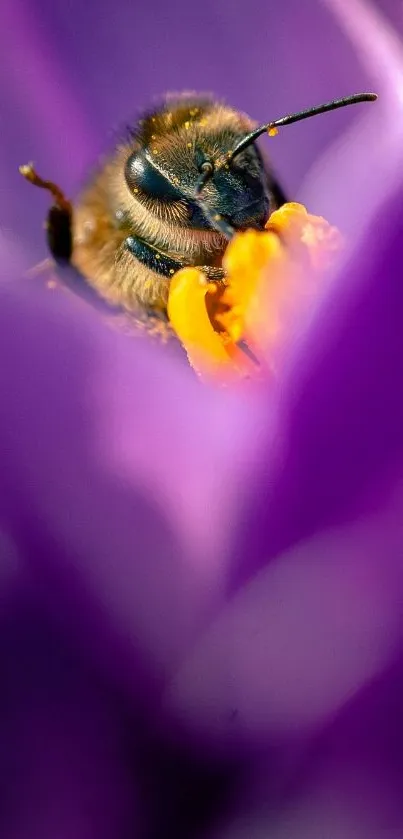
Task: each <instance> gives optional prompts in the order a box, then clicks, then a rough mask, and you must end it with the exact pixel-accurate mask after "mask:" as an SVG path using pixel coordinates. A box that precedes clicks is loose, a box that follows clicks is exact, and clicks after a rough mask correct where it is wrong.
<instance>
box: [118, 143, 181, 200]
mask: <svg viewBox="0 0 403 839" xmlns="http://www.w3.org/2000/svg"><path fill="white" fill-rule="evenodd" d="M125 178H126V183H127V185H128V187H129V189H130V190H131V191H132V192H134V191H135V190H136V189H138V190H141V192H142V193H144V195H147V196H149V197H150V198H158V199H159V200H160V201H167V202H169V201H180V199H181V198H183V195H182V193H181V192H180V191H179V190H178V189H176V188H175V187H174V186H173V184H172V183H171V182H170V180H169V178H168V177H165V175H164V174H163V173H162V172H160V170H159V169H157V167H156V166H155V165H154V163H153V161H152V160H150V159H149V158H148V157H147V153H146V151H145V150H144V149H141V150H140V151H136V152H133V154H131V155H130V157H129V158H128V160H127V162H126V166H125Z"/></svg>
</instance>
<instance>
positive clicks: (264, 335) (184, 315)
mask: <svg viewBox="0 0 403 839" xmlns="http://www.w3.org/2000/svg"><path fill="white" fill-rule="evenodd" d="M340 243H341V237H340V234H339V233H338V231H337V230H336V228H334V227H331V226H330V225H329V224H328V223H327V222H326V221H325V219H323V218H320V217H318V216H313V215H310V214H309V213H308V212H307V210H306V209H305V207H303V205H302V204H296V203H288V204H284V206H283V207H281V208H280V209H279V210H276V211H275V212H274V213H273V214H272V215H271V216H270V218H269V221H268V222H267V224H266V229H265V230H264V231H262V232H259V231H256V230H247V231H245V232H243V233H238V234H237V235H236V236H235V237H234V239H233V240H232V241H231V242H230V244H229V245H228V248H227V250H226V253H225V255H224V259H223V268H224V270H225V272H226V279H225V281H223V282H219V283H212V282H210V281H209V280H208V279H207V278H206V276H205V274H204V273H203V272H202V271H201V270H199V269H198V268H184V269H182V270H181V271H178V272H177V274H175V276H174V277H173V278H172V281H171V287H170V294H169V301H168V316H169V319H170V322H171V324H172V327H173V329H174V330H175V332H176V334H177V335H178V338H179V339H180V341H181V342H182V344H183V346H184V347H185V349H186V352H187V354H188V358H189V361H190V363H191V365H192V366H193V367H194V369H195V370H196V371H197V372H198V373H200V374H201V375H205V376H208V377H218V379H219V380H220V381H228V380H231V379H234V378H239V377H240V376H242V377H245V376H254V375H256V374H258V373H259V371H260V370H262V369H263V368H264V366H265V364H267V363H270V349H271V347H273V344H274V342H275V341H278V340H279V339H280V338H281V336H282V335H283V333H284V330H285V329H286V327H287V319H288V318H287V314H288V311H289V309H290V308H295V305H298V304H299V303H300V302H301V301H302V302H303V304H304V305H306V304H307V303H308V304H309V301H310V299H312V295H313V294H314V293H315V290H316V289H317V282H318V278H319V277H320V274H321V272H322V271H323V270H324V269H325V268H327V267H328V265H329V264H331V262H332V259H334V255H335V253H336V252H337V251H338V250H339V249H340Z"/></svg>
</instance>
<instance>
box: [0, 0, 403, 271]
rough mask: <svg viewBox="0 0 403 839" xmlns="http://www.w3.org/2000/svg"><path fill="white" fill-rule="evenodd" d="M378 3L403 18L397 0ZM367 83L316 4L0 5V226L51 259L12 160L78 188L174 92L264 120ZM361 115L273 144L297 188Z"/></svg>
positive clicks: (42, 204)
mask: <svg viewBox="0 0 403 839" xmlns="http://www.w3.org/2000/svg"><path fill="white" fill-rule="evenodd" d="M379 5H380V6H381V7H382V8H383V9H384V10H386V12H387V14H388V15H389V16H390V19H394V20H395V22H399V23H400V25H402V26H403V21H402V20H401V18H402V11H401V4H400V3H399V2H398V0H380V3H379ZM399 18H400V21H399ZM368 86H369V87H371V84H370V83H369V80H368V78H366V75H365V72H364V70H363V69H362V67H361V66H360V64H359V62H358V60H357V58H356V56H355V54H354V49H353V47H352V46H351V44H349V43H348V42H347V40H346V39H345V38H344V36H343V34H342V33H341V31H340V29H339V28H338V27H337V26H336V25H335V23H334V20H333V18H332V16H331V14H330V13H329V11H328V10H327V9H326V8H325V7H324V6H323V5H322V4H321V3H320V2H316V0H307V2H306V3H301V2H300V0H283V1H282V2H274V0H272V2H264V0H248V2H244V3H241V2H240V0H235V2H234V0H204V2H203V3H190V2H188V1H187V0H180V2H175V3H169V2H161V0H155V2H154V3H144V2H136V0H134V2H129V0H119V2H112V0H111V1H110V2H93V0H90V2H88V3H82V2H81V0H65V2H54V0H37V2H33V0H31V2H30V0H3V2H2V8H1V35H0V101H1V109H0V120H1V122H0V144H1V145H0V148H1V165H0V178H1V181H0V188H1V196H2V200H1V207H0V225H1V227H2V229H3V230H4V229H5V230H6V231H7V230H8V231H12V232H13V233H15V232H16V233H18V235H19V236H21V237H24V239H25V241H26V243H27V244H28V245H29V247H30V249H31V250H32V252H33V254H34V256H35V258H39V257H40V256H41V255H43V253H44V245H43V241H42V232H41V222H42V219H43V216H44V212H45V208H46V206H47V204H46V198H45V197H44V195H43V194H40V193H39V192H36V191H35V190H30V189H29V187H28V186H27V184H25V183H23V182H22V179H21V177H20V176H19V174H18V172H17V167H18V166H19V165H20V164H21V163H25V162H28V161H29V160H33V161H34V162H35V163H36V165H37V166H38V168H39V169H40V171H41V172H43V173H44V174H45V176H48V177H51V178H53V179H55V180H56V181H58V182H59V183H60V184H61V186H62V187H63V188H65V189H66V190H67V192H68V193H70V194H74V193H75V192H76V191H77V188H78V187H79V184H80V182H81V180H82V178H83V176H84V175H85V174H86V171H87V169H88V167H89V166H90V165H91V164H92V163H93V162H94V160H95V159H96V156H97V154H98V153H99V152H100V151H101V150H104V149H105V148H106V147H107V146H108V144H109V143H110V141H111V136H112V132H113V131H114V130H115V129H116V128H119V126H121V125H122V124H123V125H124V124H125V123H126V122H127V121H129V120H130V119H131V117H132V115H133V114H136V113H137V112H138V111H139V109H141V108H143V107H144V106H145V105H146V106H147V104H148V103H149V101H150V99H152V98H153V97H155V96H158V95H160V94H161V93H164V92H165V91H167V90H183V89H196V90H208V91H212V92H214V93H216V94H217V95H218V96H221V97H224V98H225V99H226V100H227V101H228V102H229V103H231V104H233V105H234V106H236V107H238V108H240V109H242V110H244V111H246V112H248V113H249V114H250V115H251V116H253V117H255V118H256V119H258V120H261V121H267V120H268V119H270V118H275V117H278V116H281V115H283V114H284V113H287V112H290V111H292V110H296V109H299V108H303V107H307V106H310V105H312V104H315V103H319V102H321V101H326V100H328V99H331V98H334V97H338V96H342V95H346V94H348V93H352V92H355V91H357V90H359V89H361V88H364V89H365V88H366V87H368ZM355 118H356V114H355V115H354V114H353V113H352V112H351V111H349V112H344V113H341V112H338V113H337V114H332V115H330V116H327V117H324V118H320V119H318V120H313V121H312V122H308V123H305V124H304V125H295V126H290V127H289V128H288V129H287V130H285V131H284V132H282V133H281V136H280V137H279V138H277V139H276V142H272V144H271V150H272V157H273V160H274V162H275V165H276V167H277V170H278V172H279V174H280V176H281V179H282V181H283V183H284V184H285V186H286V188H287V189H288V190H289V192H290V194H291V196H295V193H296V192H297V190H298V187H299V185H300V183H301V181H302V179H303V177H304V176H305V174H306V173H307V171H308V169H309V167H310V166H311V164H312V163H313V162H314V161H315V159H316V158H317V156H318V153H319V152H321V151H322V150H323V148H325V147H326V146H327V145H328V144H329V142H331V141H332V140H333V139H334V138H335V137H336V136H338V135H339V134H340V132H342V130H343V129H344V128H345V127H346V125H348V124H349V123H350V122H351V121H352V120H354V119H355ZM266 144H267V145H268V143H267V141H266ZM340 177H341V178H342V177H343V174H342V173H341V174H340ZM312 210H314V208H312Z"/></svg>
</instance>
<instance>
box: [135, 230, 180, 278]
mask: <svg viewBox="0 0 403 839" xmlns="http://www.w3.org/2000/svg"><path fill="white" fill-rule="evenodd" d="M125 247H126V249H127V250H128V251H129V252H130V253H131V254H133V256H134V257H136V259H138V260H139V262H142V263H143V265H146V267H147V268H150V270H151V271H155V273H156V274H162V276H163V277H172V276H173V274H175V273H176V271H179V270H180V268H183V267H184V264H183V262H181V261H180V260H179V259H173V258H172V257H170V256H167V255H166V254H164V253H162V251H159V250H158V249H157V248H155V247H154V246H153V245H149V244H148V242H144V241H143V239H138V238H137V236H128V237H127V239H126V240H125Z"/></svg>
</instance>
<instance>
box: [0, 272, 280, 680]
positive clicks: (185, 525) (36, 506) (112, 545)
mask: <svg viewBox="0 0 403 839" xmlns="http://www.w3.org/2000/svg"><path fill="white" fill-rule="evenodd" d="M0 324H1V325H0V344H1V357H2V358H3V359H5V358H7V364H6V365H4V364H3V365H2V366H1V368H0V379H1V385H0V388H1V392H2V394H3V400H2V407H1V425H0V431H1V447H2V457H3V463H4V468H3V472H2V482H3V490H2V494H3V505H4V514H5V516H6V521H8V522H9V527H10V532H11V534H12V535H13V537H14V539H15V540H16V542H17V544H18V548H19V550H20V552H21V554H22V556H23V557H24V561H25V562H28V563H29V565H30V566H31V565H32V570H33V571H34V572H35V574H36V573H37V574H39V575H40V577H41V578H43V580H44V586H45V590H44V594H45V596H46V597H47V601H48V605H49V603H50V604H52V603H54V604H55V611H56V612H57V613H60V614H64V615H65V618H66V620H67V623H68V625H69V627H70V629H71V628H72V625H73V627H74V629H75V632H76V633H82V635H83V637H84V638H85V637H87V638H88V637H91V643H92V642H94V641H95V643H98V647H99V644H101V646H102V645H103V644H105V643H106V644H108V643H109V647H110V649H109V650H107V649H105V650H103V653H102V655H103V658H104V659H105V664H106V666H107V667H109V666H112V667H113V666H114V663H115V658H116V656H115V652H113V651H112V648H113V649H115V646H116V640H117V641H118V646H119V644H120V645H121V646H123V648H124V649H125V650H126V652H128V654H129V656H130V655H131V654H132V653H131V652H130V649H131V647H133V650H134V651H136V650H137V651H138V652H139V654H141V656H144V657H145V659H146V660H147V667H148V669H149V671H150V672H151V671H152V672H155V673H156V674H160V675H161V674H162V673H163V672H164V671H165V670H166V668H169V667H171V666H172V663H173V662H174V661H175V660H176V659H177V657H178V655H182V653H183V650H185V649H187V648H188V645H189V644H190V643H191V641H192V638H193V637H194V634H195V632H197V631H198V629H199V628H200V626H201V625H203V624H204V622H205V621H206V619H207V618H208V616H209V615H210V614H211V612H212V610H214V609H215V608H217V606H218V604H219V603H220V599H221V596H222V592H223V588H224V587H225V585H226V578H227V575H228V573H229V569H228V558H229V557H228V551H229V547H230V542H231V523H232V522H233V521H236V520H238V519H239V520H240V519H241V518H242V515H243V510H244V504H245V499H246V498H247V497H248V496H249V494H250V480H251V476H252V475H253V471H254V464H255V463H256V459H257V457H258V453H259V450H260V448H261V444H260V438H261V435H262V434H265V432H266V429H265V428H264V426H261V421H262V418H261V414H260V410H259V407H258V405H257V406H256V407H254V404H253V402H252V403H250V404H247V403H246V402H245V400H244V398H243V396H242V394H236V393H234V394H230V393H228V394H227V395H223V394H222V393H220V392H218V391H217V392H215V391H210V390H209V389H208V388H203V387H202V386H201V385H200V384H199V382H198V381H197V380H196V379H195V378H194V376H193V374H192V372H191V371H190V370H188V368H187V367H186V366H184V367H183V368H182V367H181V366H180V365H178V363H177V360H176V359H172V358H170V356H169V354H168V352H167V351H165V350H160V348H154V347H153V346H148V343H143V342H142V341H141V340H140V339H137V340H134V339H128V338H125V337H124V336H122V335H118V334H115V333H113V332H112V331H110V330H109V329H108V328H107V327H106V326H105V325H104V324H103V323H102V322H100V320H99V316H98V315H97V314H96V313H93V312H87V311H84V310H80V308H79V307H78V304H77V303H75V302H74V301H73V302H71V301H70V302H69V301H68V300H67V298H65V297H64V296H63V299H62V301H61V302H60V300H59V301H58V299H57V297H52V293H51V292H46V291H45V292H42V293H41V292H40V291H39V289H38V288H37V287H36V288H34V287H33V286H32V285H31V286H30V287H29V286H28V285H25V286H24V285H22V286H20V287H17V288H16V289H15V291H13V290H12V289H10V288H9V287H8V289H7V290H5V291H4V293H3V295H2V305H1V309H0ZM63 604H64V605H63ZM64 609H65V611H64ZM90 613H91V614H92V616H93V617H92V619H90ZM91 620H92V623H91ZM108 633H109V635H110V638H114V639H115V640H114V641H113V642H112V641H109V642H108V640H106V639H107V638H108V637H109V636H108ZM116 636H117V637H116ZM97 638H98V641H97ZM100 639H101V640H100ZM111 645H112V646H111ZM136 655H137V653H136ZM123 675H124V677H125V678H126V676H128V679H129V682H133V683H134V684H135V685H136V691H137V690H138V689H139V688H140V693H141V685H139V684H138V682H137V680H136V675H135V672H134V670H133V673H132V675H130V673H124V674H123Z"/></svg>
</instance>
